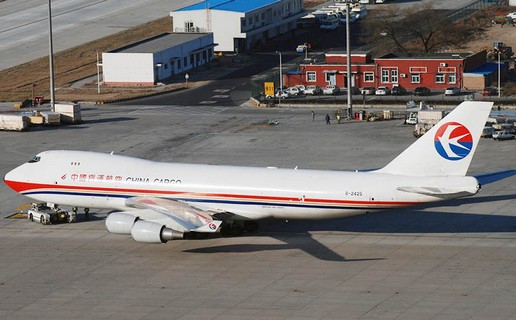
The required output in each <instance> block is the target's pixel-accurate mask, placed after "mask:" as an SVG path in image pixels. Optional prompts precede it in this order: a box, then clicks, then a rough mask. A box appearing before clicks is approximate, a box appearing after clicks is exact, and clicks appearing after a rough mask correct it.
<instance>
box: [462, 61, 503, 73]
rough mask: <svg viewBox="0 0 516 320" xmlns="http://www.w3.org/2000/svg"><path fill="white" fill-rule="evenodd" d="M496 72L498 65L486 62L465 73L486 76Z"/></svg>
mask: <svg viewBox="0 0 516 320" xmlns="http://www.w3.org/2000/svg"><path fill="white" fill-rule="evenodd" d="M497 71H498V63H492V62H487V63H484V64H483V65H481V66H478V67H476V68H475V69H473V70H469V71H467V72H466V73H474V74H482V75H488V74H491V73H494V72H497Z"/></svg>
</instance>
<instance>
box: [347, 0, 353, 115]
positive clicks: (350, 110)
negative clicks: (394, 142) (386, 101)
mask: <svg viewBox="0 0 516 320" xmlns="http://www.w3.org/2000/svg"><path fill="white" fill-rule="evenodd" d="M349 39H350V33H349V2H348V1H346V70H347V71H348V72H347V83H348V85H347V87H348V119H351V117H352V115H353V105H352V101H351V50H350V48H349V46H350V45H349V43H350V40H349Z"/></svg>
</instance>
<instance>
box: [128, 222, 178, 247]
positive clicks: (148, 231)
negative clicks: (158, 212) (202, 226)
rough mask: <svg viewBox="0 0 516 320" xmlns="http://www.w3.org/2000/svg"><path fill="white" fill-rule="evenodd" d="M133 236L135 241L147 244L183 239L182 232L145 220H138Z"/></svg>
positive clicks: (134, 226) (132, 232)
mask: <svg viewBox="0 0 516 320" xmlns="http://www.w3.org/2000/svg"><path fill="white" fill-rule="evenodd" d="M131 236H132V237H133V239H134V240H135V241H138V242H146V243H165V242H167V241H168V240H173V239H183V233H182V232H180V231H176V230H174V229H170V228H167V227H166V226H164V225H162V224H159V223H155V222H150V221H145V220H137V221H136V222H135V223H134V225H133V228H132V229H131Z"/></svg>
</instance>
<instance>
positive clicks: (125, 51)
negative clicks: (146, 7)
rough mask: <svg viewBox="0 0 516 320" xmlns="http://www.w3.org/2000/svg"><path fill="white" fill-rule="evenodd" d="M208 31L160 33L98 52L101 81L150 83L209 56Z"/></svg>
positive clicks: (113, 83) (202, 63) (184, 69)
mask: <svg viewBox="0 0 516 320" xmlns="http://www.w3.org/2000/svg"><path fill="white" fill-rule="evenodd" d="M214 46H215V44H214V43H213V34H212V33H163V34H160V35H158V36H155V37H152V38H149V39H146V40H143V41H140V42H137V43H134V44H131V45H128V46H126V47H123V48H120V49H117V50H113V51H110V52H105V53H102V70H103V75H104V84H105V85H138V86H152V85H154V84H156V83H157V82H159V81H162V80H164V79H167V78H169V77H171V76H172V75H174V74H178V73H181V72H184V71H188V70H191V69H193V68H195V67H197V66H201V65H204V64H206V63H208V62H210V61H211V60H212V59H213V47H214Z"/></svg>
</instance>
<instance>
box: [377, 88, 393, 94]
mask: <svg viewBox="0 0 516 320" xmlns="http://www.w3.org/2000/svg"><path fill="white" fill-rule="evenodd" d="M374 94H375V95H377V96H385V95H388V94H391V89H389V88H387V87H378V89H376V91H375V93H374Z"/></svg>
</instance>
